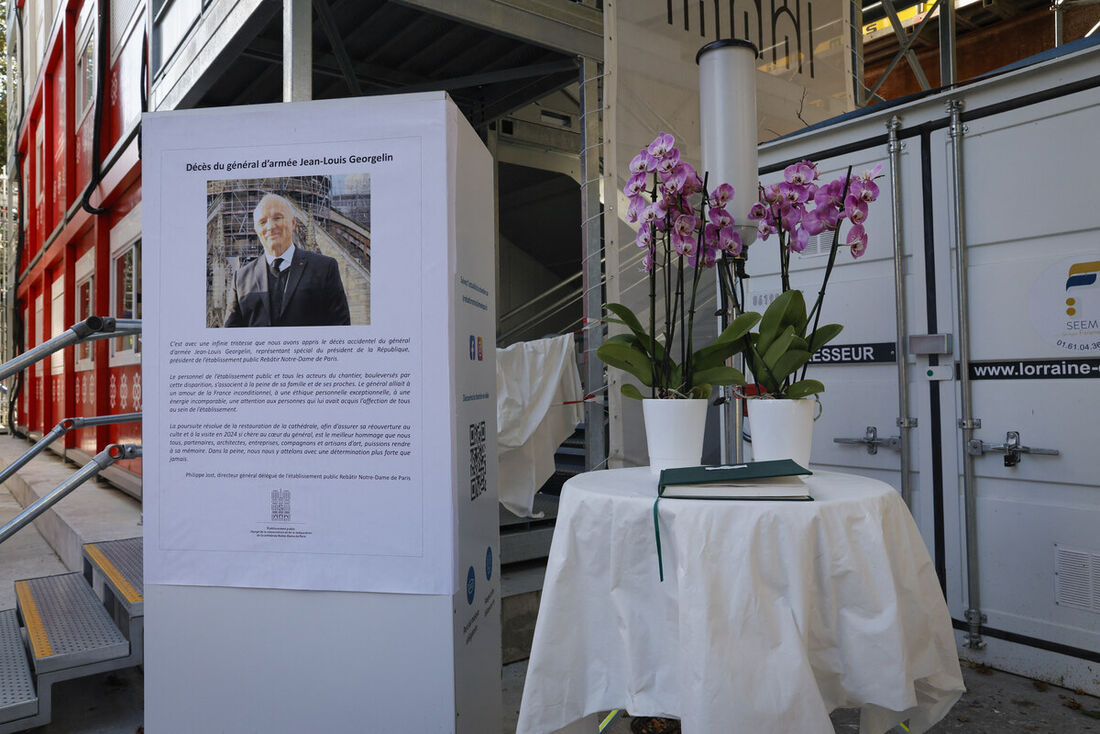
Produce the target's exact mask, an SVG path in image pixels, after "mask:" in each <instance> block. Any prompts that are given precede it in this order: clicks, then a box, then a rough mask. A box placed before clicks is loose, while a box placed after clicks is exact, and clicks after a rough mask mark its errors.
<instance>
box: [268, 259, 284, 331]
mask: <svg viewBox="0 0 1100 734" xmlns="http://www.w3.org/2000/svg"><path fill="white" fill-rule="evenodd" d="M282 266H283V258H281V257H277V258H275V259H274V260H272V261H271V288H270V289H269V291H270V295H271V323H273V324H274V323H276V322H277V320H278V318H279V313H280V312H281V311H282V310H283V278H282Z"/></svg>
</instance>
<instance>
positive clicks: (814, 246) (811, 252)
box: [798, 229, 833, 258]
mask: <svg viewBox="0 0 1100 734" xmlns="http://www.w3.org/2000/svg"><path fill="white" fill-rule="evenodd" d="M831 249H833V231H832V230H831V229H827V230H825V231H824V232H821V233H820V234H815V235H810V242H809V244H807V245H806V249H805V250H803V251H802V252H800V253H798V256H799V257H800V258H803V257H819V256H821V255H828V254H829V250H831Z"/></svg>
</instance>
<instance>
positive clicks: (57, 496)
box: [0, 443, 141, 543]
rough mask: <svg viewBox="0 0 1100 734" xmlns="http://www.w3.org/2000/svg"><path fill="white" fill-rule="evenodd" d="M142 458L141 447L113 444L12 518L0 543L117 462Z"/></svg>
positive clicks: (0, 537) (4, 529) (5, 527)
mask: <svg viewBox="0 0 1100 734" xmlns="http://www.w3.org/2000/svg"><path fill="white" fill-rule="evenodd" d="M140 458H141V446H137V445H134V444H118V443H113V444H111V445H110V446H108V447H107V448H105V449H103V450H102V451H100V452H99V453H98V454H96V455H95V456H94V457H92V460H91V461H89V462H88V463H87V464H85V465H84V466H83V467H81V469H80V471H78V472H77V473H76V474H73V475H72V476H71V477H69V478H68V479H66V480H65V481H64V482H62V483H61V484H59V485H58V486H57V487H56V488H55V489H54V490H53V491H51V492H50V493H49V494H46V495H44V496H42V497H41V498H39V499H38V501H36V502H34V503H33V504H31V505H30V506H29V507H27V509H25V510H23V511H22V512H20V513H19V514H18V515H16V516H15V517H14V518H12V519H11V521H10V522H8V523H7V524H6V525H5V526H4V527H3V528H2V529H0V543H3V542H4V541H5V540H7V539H8V538H10V537H11V536H13V535H15V534H16V533H17V532H19V531H20V530H22V529H23V528H24V527H26V526H27V525H28V524H29V523H31V522H32V521H33V520H34V519H35V518H37V517H38V516H39V515H41V514H42V513H43V512H45V511H46V510H48V509H50V508H51V507H53V506H54V504H56V503H57V502H58V501H59V500H61V499H62V498H64V497H65V496H66V495H68V494H69V493H70V492H72V491H73V490H74V489H76V488H77V487H79V486H80V485H81V484H83V483H84V482H86V481H88V480H89V479H91V478H92V477H94V476H95V475H96V474H99V473H100V472H101V471H103V470H104V469H106V468H107V467H109V466H111V465H112V464H114V463H115V462H116V461H123V460H126V459H140Z"/></svg>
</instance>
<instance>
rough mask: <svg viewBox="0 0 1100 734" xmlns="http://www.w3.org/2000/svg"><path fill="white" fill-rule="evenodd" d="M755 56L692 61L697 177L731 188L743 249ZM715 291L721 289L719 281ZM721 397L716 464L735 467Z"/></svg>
mask: <svg viewBox="0 0 1100 734" xmlns="http://www.w3.org/2000/svg"><path fill="white" fill-rule="evenodd" d="M757 55H758V51H757V49H756V46H754V45H753V44H751V43H749V42H748V41H742V40H740V39H725V40H721V41H714V42H713V43H708V44H707V45H706V46H703V47H702V48H701V49H699V53H698V54H697V55H696V57H695V60H696V62H698V64H699V132H700V136H701V137H702V142H703V158H702V161H703V171H705V172H706V173H707V174H709V175H708V178H707V186H708V188H709V189H710V190H711V191H714V189H715V188H717V186H718V185H719V184H723V183H728V184H730V185H731V186H733V189H734V196H733V201H731V202H730V203H729V204H728V205H727V206H726V209H727V211H729V213H730V214H731V215H732V216H733V219H734V226H735V227H736V228H737V231H738V232H739V233H740V234H741V240H742V242H743V243H744V246H745V247H748V246H749V244H750V243H751V242H752V241H753V240H754V239H756V227H754V226H752V224H751V222H750V221H749V208H750V207H751V206H752V204H753V202H754V201H756V199H757V196H756V187H757V176H758V164H757V159H756V140H757V133H756V57H757ZM718 287H719V288H721V287H722V285H721V282H720V281H719V283H718ZM719 300H721V298H719ZM743 305H744V304H742V306H743ZM731 310H732V309H731ZM736 316H737V314H736V313H722V314H719V316H718V320H719V323H718V331H719V332H721V331H722V329H723V328H724V327H725V326H726V324H728V323H729V322H730V321H731V320H732V319H733V318H735V317H736ZM737 359H738V360H740V357H738V358H737ZM735 366H737V367H741V366H742V365H740V364H735ZM721 391H722V395H723V396H724V397H725V401H724V402H723V403H722V409H721V411H720V412H719V414H718V425H719V428H720V432H721V436H722V438H721V442H720V443H721V460H722V461H723V462H727V461H741V460H742V450H741V449H742V447H741V398H735V397H734V396H733V391H732V390H730V388H728V387H722V388H721Z"/></svg>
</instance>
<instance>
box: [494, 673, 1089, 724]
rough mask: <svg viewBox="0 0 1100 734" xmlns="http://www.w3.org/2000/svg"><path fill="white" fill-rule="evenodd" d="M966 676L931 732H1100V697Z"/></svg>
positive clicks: (508, 716)
mask: <svg viewBox="0 0 1100 734" xmlns="http://www.w3.org/2000/svg"><path fill="white" fill-rule="evenodd" d="M526 672H527V662H526V661H523V662H519V663H513V664H511V665H506V666H504V723H503V728H502V729H501V731H502V734H515V731H516V721H517V719H518V718H519V703H520V698H521V696H522V688H523V677H524V675H525V674H526ZM963 677H964V678H965V680H966V688H967V692H966V693H965V694H964V695H963V697H962V698H961V699H960V700H959V702H958V703H957V704H955V707H954V708H953V709H951V711H950V712H949V713H948V714H947V717H946V718H944V720H943V721H941V722H940V723H939V724H937V725H936V726H935V727H933V728H932V730H931V734H956V733H960V734H962V733H965V734H1100V698H1095V697H1093V696H1087V695H1083V694H1080V693H1075V692H1074V691H1070V690H1067V689H1065V688H1059V687H1057V686H1052V685H1047V684H1045V683H1041V682H1038V681H1033V680H1031V679H1029V678H1021V677H1020V676H1016V675H1011V674H1010V673H1004V672H1001V671H999V670H993V669H991V668H974V667H970V666H968V665H966V664H964V665H963ZM833 728H834V729H835V730H836V734H858V732H859V712H858V711H855V710H841V711H837V712H834V713H833ZM894 731H895V732H897V733H898V734H901V732H902V730H901V729H900V728H898V729H895V730H894ZM629 732H630V723H629V720H628V719H627V718H625V717H620V718H619V719H617V720H616V721H615V723H614V724H612V726H611V727H609V728H608V729H605V730H604V734H629ZM708 734H710V733H708ZM714 734H724V733H718V732H715V733H714ZM791 734H796V733H795V732H792V733H791Z"/></svg>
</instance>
